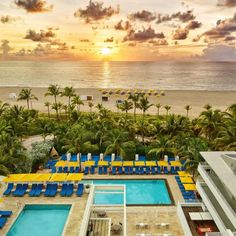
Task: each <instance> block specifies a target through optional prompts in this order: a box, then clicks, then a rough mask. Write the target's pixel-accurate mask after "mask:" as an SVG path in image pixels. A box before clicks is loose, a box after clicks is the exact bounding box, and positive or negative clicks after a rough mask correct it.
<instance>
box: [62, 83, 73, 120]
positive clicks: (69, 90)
mask: <svg viewBox="0 0 236 236" xmlns="http://www.w3.org/2000/svg"><path fill="white" fill-rule="evenodd" d="M61 96H64V97H68V116H69V119H70V114H71V98H72V97H75V96H76V95H75V90H74V88H73V87H65V88H64V90H63V91H62V92H61Z"/></svg>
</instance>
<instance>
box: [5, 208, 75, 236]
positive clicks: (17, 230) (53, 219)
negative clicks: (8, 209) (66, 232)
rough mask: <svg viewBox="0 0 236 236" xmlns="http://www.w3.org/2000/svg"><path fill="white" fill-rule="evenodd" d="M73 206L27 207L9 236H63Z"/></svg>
mask: <svg viewBox="0 0 236 236" xmlns="http://www.w3.org/2000/svg"><path fill="white" fill-rule="evenodd" d="M70 208H71V205H26V206H25V207H24V209H23V210H22V212H21V213H20V215H19V216H18V218H17V219H16V221H15V222H14V224H13V225H12V227H11V229H10V230H9V231H8V233H7V236H32V235H33V236H61V235H62V232H63V229H64V226H65V223H66V220H67V217H68V214H69V212H70Z"/></svg>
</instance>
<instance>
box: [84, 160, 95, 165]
mask: <svg viewBox="0 0 236 236" xmlns="http://www.w3.org/2000/svg"><path fill="white" fill-rule="evenodd" d="M84 166H95V161H85V162H84Z"/></svg>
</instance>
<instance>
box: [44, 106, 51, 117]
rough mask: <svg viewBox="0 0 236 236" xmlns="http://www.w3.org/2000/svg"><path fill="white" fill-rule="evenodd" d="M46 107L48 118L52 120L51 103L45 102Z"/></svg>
mask: <svg viewBox="0 0 236 236" xmlns="http://www.w3.org/2000/svg"><path fill="white" fill-rule="evenodd" d="M44 106H45V107H47V109H48V118H49V119H50V117H51V115H50V106H51V103H50V102H45V103H44Z"/></svg>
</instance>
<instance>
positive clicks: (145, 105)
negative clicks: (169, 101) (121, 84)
mask: <svg viewBox="0 0 236 236" xmlns="http://www.w3.org/2000/svg"><path fill="white" fill-rule="evenodd" d="M151 106H153V104H150V102H149V100H148V98H147V97H144V96H142V97H141V98H140V100H139V104H138V108H139V109H140V110H142V111H143V120H144V118H145V114H146V111H147V110H148V109H149V108H150V107H151Z"/></svg>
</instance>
